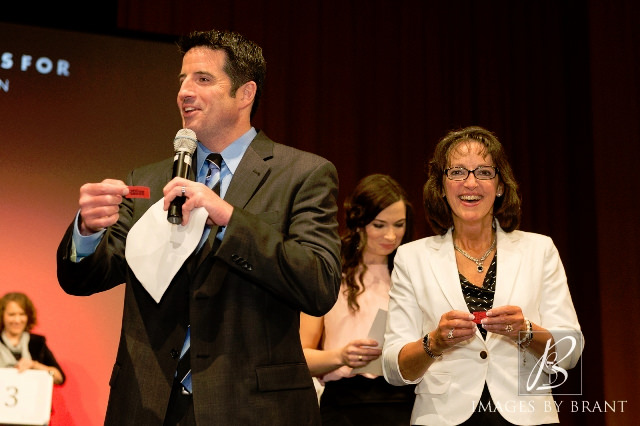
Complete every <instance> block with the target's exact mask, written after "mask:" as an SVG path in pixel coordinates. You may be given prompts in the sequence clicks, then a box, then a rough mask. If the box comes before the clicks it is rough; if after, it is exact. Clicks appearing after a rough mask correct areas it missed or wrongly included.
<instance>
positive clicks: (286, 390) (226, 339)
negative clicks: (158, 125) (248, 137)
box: [57, 132, 340, 426]
mask: <svg viewBox="0 0 640 426" xmlns="http://www.w3.org/2000/svg"><path fill="white" fill-rule="evenodd" d="M172 166H173V160H172V159H167V160H165V161H162V162H159V163H156V164H152V165H148V166H145V167H142V168H139V169H136V170H134V171H132V172H131V173H130V175H129V176H128V178H127V184H128V185H143V186H149V187H150V188H151V198H150V199H148V200H145V199H132V200H131V199H125V200H124V201H123V203H122V204H121V207H120V218H119V220H118V223H117V224H115V225H113V226H111V227H110V228H109V229H107V232H106V233H105V235H104V237H103V239H102V241H101V242H100V244H99V246H98V248H97V250H96V252H95V253H94V254H93V255H91V256H88V257H86V258H85V259H83V260H82V261H81V262H79V263H74V262H72V261H71V260H70V259H69V254H70V247H71V231H72V228H71V227H70V228H69V229H68V230H67V233H66V234H65V236H64V238H63V240H62V242H61V244H60V247H59V249H58V255H57V259H58V280H59V282H60V285H61V287H62V288H63V289H64V290H65V291H66V292H67V293H69V294H74V295H89V294H93V293H97V292H100V291H105V290H108V289H110V288H113V287H115V286H116V285H119V284H121V283H123V282H124V283H126V284H125V285H126V290H125V301H124V313H123V319H122V333H121V336H120V344H119V347H118V354H117V358H116V362H115V365H114V369H113V373H112V376H111V380H110V385H111V393H110V396H109V405H108V408H107V415H106V420H105V424H108V425H118V426H121V425H155V424H158V425H159V424H162V421H163V419H164V415H165V412H166V409H167V403H168V400H169V394H170V392H171V386H172V382H173V378H174V373H175V370H176V366H177V363H178V357H179V351H180V348H181V347H182V343H183V339H184V337H185V333H186V328H187V325H189V324H191V367H192V373H193V402H194V410H195V415H196V419H197V422H198V424H203V425H213V424H216V425H236V424H238V425H239V424H245V425H306V424H319V423H320V421H319V413H318V403H317V399H316V394H315V390H314V386H313V383H312V380H311V377H310V374H309V370H308V368H307V365H306V363H305V358H304V355H303V352H302V348H301V344H300V338H299V334H298V329H299V312H300V311H303V312H306V313H309V314H311V315H323V314H324V313H326V312H327V311H328V310H329V309H330V308H331V307H332V306H333V304H334V303H335V301H336V299H337V294H338V290H339V286H340V259H339V252H340V239H339V236H338V224H337V218H336V215H337V203H336V199H337V191H338V188H337V185H338V182H337V172H336V169H335V167H334V166H333V164H331V163H330V162H329V161H327V160H325V159H323V158H321V157H319V156H317V155H314V154H310V153H306V152H303V151H300V150H297V149H294V148H291V147H287V146H284V145H280V144H277V143H274V142H273V141H271V140H270V139H269V138H267V136H266V135H265V134H264V133H262V132H260V133H259V134H258V135H257V136H256V138H255V139H254V140H253V141H252V143H251V145H250V146H249V148H248V149H247V151H246V153H245V155H244V157H243V158H242V161H241V162H240V164H239V167H238V169H237V170H236V173H235V175H234V176H233V179H232V180H231V183H230V186H229V188H228V190H227V192H226V194H225V200H226V201H227V202H229V203H230V204H232V205H233V206H234V213H233V215H232V217H231V220H230V222H229V224H228V226H227V229H226V232H225V236H224V239H223V241H222V242H220V241H218V240H216V238H215V235H214V234H215V232H211V233H210V235H209V238H208V241H207V242H206V243H205V246H204V247H203V249H202V250H201V251H200V252H199V253H198V254H194V255H192V256H191V257H190V258H189V259H187V261H186V262H185V264H184V265H183V267H182V268H181V269H180V271H179V272H178V273H177V274H176V276H175V278H174V279H173V281H172V283H171V285H170V286H169V288H168V289H167V291H166V292H165V294H164V296H163V298H162V300H161V301H160V303H159V304H156V303H155V301H154V300H153V299H152V298H151V297H150V296H149V294H148V293H147V292H146V291H145V290H144V288H143V287H142V286H141V284H140V282H139V281H138V280H137V279H136V277H135V275H134V274H133V272H132V271H131V269H130V268H129V267H128V265H127V262H126V260H125V256H124V249H125V241H126V237H127V233H128V231H129V229H131V226H133V224H134V223H135V222H136V221H137V220H138V219H139V218H140V217H141V216H142V215H143V214H144V213H145V212H146V210H147V209H148V208H149V207H150V206H151V205H153V204H154V203H155V202H156V201H157V200H159V199H160V198H162V196H163V194H162V188H163V187H164V185H165V184H166V183H167V182H168V181H169V180H170V179H171V174H172Z"/></svg>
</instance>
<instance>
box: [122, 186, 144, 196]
mask: <svg viewBox="0 0 640 426" xmlns="http://www.w3.org/2000/svg"><path fill="white" fill-rule="evenodd" d="M127 188H129V194H128V195H126V196H125V197H127V198H149V187H148V186H129V187H127Z"/></svg>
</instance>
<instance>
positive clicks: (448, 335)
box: [447, 328, 454, 339]
mask: <svg viewBox="0 0 640 426" xmlns="http://www.w3.org/2000/svg"><path fill="white" fill-rule="evenodd" d="M453 330H454V329H453V328H452V329H451V330H449V333H448V334H447V339H453Z"/></svg>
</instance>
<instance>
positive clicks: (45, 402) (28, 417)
mask: <svg viewBox="0 0 640 426" xmlns="http://www.w3.org/2000/svg"><path fill="white" fill-rule="evenodd" d="M52 392H53V377H51V375H49V373H48V372H46V371H42V370H27V371H23V372H22V373H18V370H17V369H16V368H0V423H1V424H3V425H5V424H6V425H48V424H49V418H50V417H51V394H52Z"/></svg>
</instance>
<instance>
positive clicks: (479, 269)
mask: <svg viewBox="0 0 640 426" xmlns="http://www.w3.org/2000/svg"><path fill="white" fill-rule="evenodd" d="M496 242H497V239H496V238H495V237H494V238H493V242H492V243H491V247H489V250H487V252H486V253H485V254H484V255H482V257H481V258H480V259H478V258H475V257H473V256H471V255H470V254H469V253H467V252H466V251H464V250H462V249H461V248H460V247H458V246H457V245H456V243H453V248H454V249H456V250H457V251H458V252H460V253H461V254H462V255H463V256H464V257H466V258H467V259H469V260H471V261H473V262H474V263H475V264H476V266H477V269H478V273H480V274H481V273H482V271H484V266H482V264H483V263H484V261H485V259H486V258H487V257H488V256H489V254H491V252H492V251H493V249H494V248H496Z"/></svg>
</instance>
